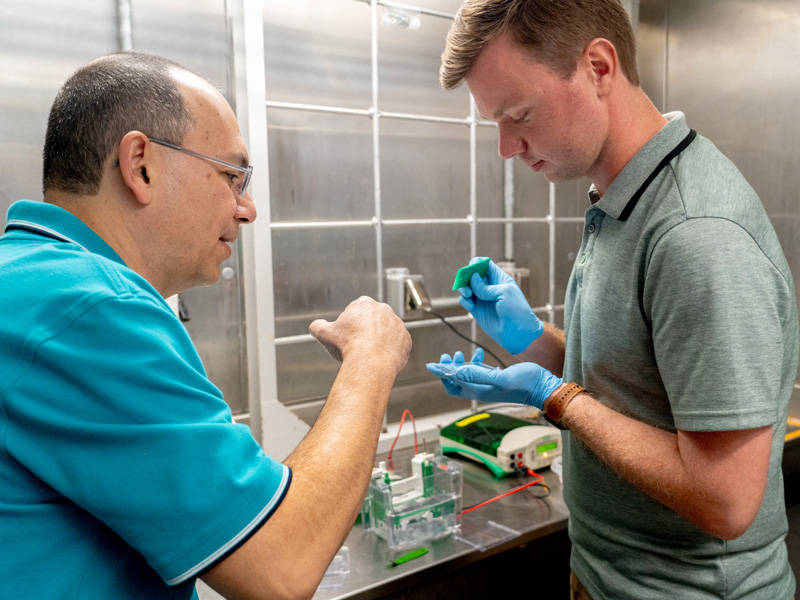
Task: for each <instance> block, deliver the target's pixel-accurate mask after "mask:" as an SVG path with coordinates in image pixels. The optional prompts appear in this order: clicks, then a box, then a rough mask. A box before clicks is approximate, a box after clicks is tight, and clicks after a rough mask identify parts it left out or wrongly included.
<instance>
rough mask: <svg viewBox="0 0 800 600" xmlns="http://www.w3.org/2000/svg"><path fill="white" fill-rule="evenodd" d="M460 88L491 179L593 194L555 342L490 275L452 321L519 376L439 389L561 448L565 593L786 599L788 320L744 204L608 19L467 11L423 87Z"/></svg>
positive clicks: (727, 170) (529, 10) (791, 297)
mask: <svg viewBox="0 0 800 600" xmlns="http://www.w3.org/2000/svg"><path fill="white" fill-rule="evenodd" d="M463 80H466V82H467V85H468V86H469V89H470V91H471V93H472V95H473V96H474V98H475V102H476V105H477V107H478V110H479V111H480V114H481V115H482V117H484V118H487V119H491V120H493V121H495V122H496V123H497V125H498V128H499V134H500V142H499V144H500V155H501V156H502V157H503V158H511V157H513V156H518V157H519V158H520V160H522V161H523V162H524V163H525V164H526V165H528V166H530V167H531V168H532V169H533V170H534V171H537V172H542V173H544V174H545V176H546V177H547V178H548V179H549V180H550V181H552V182H559V181H566V180H570V179H576V178H579V177H588V178H590V179H591V181H592V182H593V186H592V188H591V190H590V192H589V203H590V204H589V208H588V209H587V211H586V224H585V228H584V233H583V240H582V243H581V249H580V252H579V254H578V258H577V260H576V262H575V265H574V268H573V272H572V275H571V277H570V281H569V284H568V289H567V295H566V300H565V317H564V324H565V331H564V332H562V331H559V330H558V329H556V328H555V327H553V326H551V325H549V324H544V325H543V324H542V323H541V322H540V321H539V319H538V318H537V317H536V315H534V314H533V312H532V311H531V310H530V306H528V305H527V303H526V302H525V301H524V297H523V296H522V294H521V292H519V290H518V288H516V286H515V285H513V281H511V280H510V279H509V278H508V277H506V276H505V275H504V274H503V273H502V271H500V270H499V269H498V268H497V267H496V266H495V265H492V266H491V268H490V271H489V274H488V277H487V279H486V280H485V281H484V280H482V279H481V278H480V277H479V276H477V275H473V278H472V281H471V282H470V286H469V287H466V288H462V290H461V291H462V295H463V298H462V304H463V305H464V306H465V307H466V308H467V309H468V310H470V311H471V312H472V314H473V315H474V317H475V318H476V320H477V322H478V323H479V324H480V325H481V327H482V328H483V329H484V330H485V331H486V332H487V333H488V334H489V335H490V336H491V337H492V338H493V339H495V340H496V341H497V342H498V343H500V344H501V345H503V346H504V347H505V348H506V349H507V350H508V351H510V352H512V353H514V354H519V355H520V358H521V359H522V360H523V361H526V362H524V363H522V364H519V365H512V366H511V367H510V368H508V369H505V370H503V371H499V372H494V373H488V374H487V373H486V372H485V371H483V370H481V369H476V368H471V367H462V368H461V369H459V370H458V380H457V381H456V382H455V383H452V382H451V383H446V384H445V387H446V388H447V390H448V392H449V393H451V394H453V395H457V396H464V397H473V398H478V399H480V400H485V401H517V402H525V403H528V404H533V405H536V406H538V407H539V408H542V409H543V410H544V411H545V413H546V414H547V415H548V418H549V419H550V420H551V421H552V422H554V423H556V424H558V425H559V426H561V427H563V428H566V429H568V430H569V433H568V434H566V435H565V436H564V440H565V442H564V443H565V452H564V497H565V500H566V502H567V505H568V507H569V509H570V525H569V531H570V537H571V540H572V544H573V550H572V557H571V567H572V570H573V577H572V587H573V594H575V596H576V597H591V598H594V599H595V600H611V599H614V600H618V599H621V598H630V599H636V600H641V599H645V598H681V600H693V599H698V600H699V599H705V598H728V599H730V600H733V599H752V600H755V599H756V598H758V599H767V598H770V599H776V600H789V599H790V598H792V594H793V592H794V589H795V581H794V578H793V575H792V572H791V569H790V567H789V563H788V559H787V552H786V545H785V542H784V537H785V535H786V531H787V521H786V514H785V507H784V503H783V481H782V475H781V468H780V466H781V455H782V451H783V434H784V430H785V423H786V415H787V408H788V402H789V398H790V396H791V391H792V387H793V383H794V378H795V374H796V372H797V364H798V318H797V304H796V300H795V293H794V284H793V282H792V277H791V273H790V272H789V268H788V266H787V263H786V260H785V258H784V256H783V253H782V251H781V248H780V245H779V243H778V240H777V237H776V236H775V233H774V231H773V229H772V226H771V224H770V222H769V219H768V218H767V216H766V214H765V212H764V209H763V207H762V205H761V202H760V201H759V199H758V198H757V196H756V194H755V193H754V191H753V190H752V189H751V188H750V187H749V185H748V184H747V182H746V181H745V180H744V178H743V177H742V175H741V174H740V173H739V172H738V171H737V169H736V168H735V167H734V166H733V165H732V164H731V163H730V162H729V161H728V160H727V159H726V158H725V157H724V156H722V155H721V154H720V152H719V151H718V150H717V149H716V148H715V147H714V146H713V144H712V143H711V142H709V141H708V140H706V139H704V138H702V137H701V136H698V135H696V133H695V132H694V131H691V130H690V129H689V128H688V127H687V125H686V122H685V118H684V116H683V114H681V113H671V114H668V115H663V116H662V115H661V114H659V112H658V111H657V110H656V108H655V107H654V106H653V105H652V103H651V102H650V101H649V100H648V98H647V97H646V95H645V94H644V92H643V91H642V90H641V88H640V87H639V85H638V76H637V74H636V55H635V41H634V36H633V32H632V30H631V27H630V22H629V20H628V17H627V15H626V13H625V11H624V9H623V8H622V6H621V5H620V4H619V2H618V1H617V0H569V1H567V0H467V2H465V4H464V5H463V7H462V8H461V10H460V12H459V14H458V15H457V17H456V19H455V22H454V24H453V26H452V29H451V31H450V33H449V36H448V39H447V46H446V48H445V51H444V54H443V56H442V69H441V81H442V85H443V86H444V87H445V88H448V89H449V88H452V87H455V86H456V85H458V84H459V83H460V82H461V81H463ZM479 358H480V355H479ZM443 360H444V361H449V360H451V359H450V357H449V356H447V355H445V356H443ZM458 360H463V357H462V356H460V353H459V356H458V357H457V361H458ZM537 363H538V364H537ZM434 372H436V370H435V369H434ZM562 376H563V380H562V379H561V377H562ZM564 382H574V383H575V384H579V385H575V384H573V383H569V384H565V383H564ZM584 388H585V389H584ZM745 474H746V475H745ZM743 475H744V478H743ZM580 594H584V596H580ZM587 594H588V596H587Z"/></svg>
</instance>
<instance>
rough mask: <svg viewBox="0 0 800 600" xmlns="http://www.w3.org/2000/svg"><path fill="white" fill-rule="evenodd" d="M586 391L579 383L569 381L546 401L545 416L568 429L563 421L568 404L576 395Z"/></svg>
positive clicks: (543, 408) (551, 421)
mask: <svg viewBox="0 0 800 600" xmlns="http://www.w3.org/2000/svg"><path fill="white" fill-rule="evenodd" d="M585 391H586V390H585V389H584V388H582V387H581V386H579V385H578V384H577V383H568V384H567V385H566V386H564V387H563V388H561V390H560V391H557V392H555V393H553V394H552V395H550V396H549V397H548V398H547V400H545V401H544V406H543V407H542V412H543V413H544V418H545V419H547V420H548V421H549V422H550V423H551V424H553V425H555V426H556V427H558V428H559V429H566V428H567V427H566V426H565V425H564V424H563V423H562V422H561V419H562V418H563V417H564V411H565V410H566V409H567V404H569V403H570V402H572V399H573V398H574V397H575V396H577V395H578V394H580V393H581V392H585Z"/></svg>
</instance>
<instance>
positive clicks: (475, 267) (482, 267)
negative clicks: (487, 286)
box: [453, 258, 492, 291]
mask: <svg viewBox="0 0 800 600" xmlns="http://www.w3.org/2000/svg"><path fill="white" fill-rule="evenodd" d="M491 260H492V259H491V258H484V259H483V260H479V261H478V262H475V263H472V264H471V265H467V266H466V267H461V268H460V269H459V270H458V272H457V273H456V280H455V281H454V282H453V291H455V290H457V289H458V288H462V287H464V286H467V285H469V280H470V277H472V274H473V273H477V274H478V275H480V276H481V277H485V276H486V272H487V271H488V270H489V262H490V261H491Z"/></svg>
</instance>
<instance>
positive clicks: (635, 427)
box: [563, 394, 772, 539]
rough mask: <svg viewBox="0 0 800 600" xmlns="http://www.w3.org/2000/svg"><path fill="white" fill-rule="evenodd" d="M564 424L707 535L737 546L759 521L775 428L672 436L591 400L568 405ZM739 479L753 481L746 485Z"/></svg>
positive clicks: (580, 399) (585, 397)
mask: <svg viewBox="0 0 800 600" xmlns="http://www.w3.org/2000/svg"><path fill="white" fill-rule="evenodd" d="M563 422H564V424H565V425H566V426H567V427H568V428H569V430H570V432H571V433H572V434H573V435H574V436H575V437H577V438H578V439H579V440H580V441H581V442H582V443H583V444H585V445H586V446H588V447H589V448H590V449H591V450H592V451H593V452H594V453H595V454H597V455H598V456H599V457H600V458H601V459H602V460H603V461H604V462H605V463H606V464H608V465H609V466H610V467H611V468H612V469H613V470H614V471H615V472H617V473H618V474H619V475H620V476H621V477H623V478H624V479H626V480H627V481H629V482H630V483H632V484H633V485H635V486H636V487H637V488H639V489H640V490H641V491H643V492H644V493H645V494H647V495H649V496H650V497H652V498H654V499H656V500H658V501H659V502H661V503H662V504H665V505H666V506H668V507H669V508H671V509H672V510H674V511H676V512H677V513H679V514H681V515H682V516H683V517H685V518H686V519H687V520H689V521H691V522H692V523H694V524H695V525H697V526H698V527H700V528H701V529H703V530H704V531H706V532H708V533H710V534H712V535H715V536H717V537H720V538H723V539H734V538H736V537H738V536H739V535H741V534H742V533H744V531H745V530H746V529H747V527H748V526H749V525H750V523H751V522H752V520H753V519H754V518H755V515H756V513H757V511H758V507H759V506H760V504H761V501H762V499H763V495H764V489H765V487H766V478H767V471H768V464H769V448H770V440H771V431H772V428H771V427H762V428H759V429H752V430H744V431H725V432H702V433H697V432H695V433H690V432H681V431H679V432H677V433H671V432H669V431H664V430H662V429H659V428H657V427H653V426H650V425H647V424H645V423H642V422H641V421H637V420H636V419H632V418H630V417H626V416H624V415H622V414H620V413H617V412H615V411H613V410H611V409H610V408H608V407H606V406H604V405H603V404H601V403H600V402H598V401H597V400H595V399H594V398H592V397H591V396H589V395H588V394H580V395H579V396H577V397H576V398H575V399H574V400H573V401H572V402H571V403H570V404H569V406H568V407H567V409H566V411H565V413H564V417H563ZM620 440H625V443H620ZM741 473H747V479H748V482H747V485H742V481H741V478H740V474H741Z"/></svg>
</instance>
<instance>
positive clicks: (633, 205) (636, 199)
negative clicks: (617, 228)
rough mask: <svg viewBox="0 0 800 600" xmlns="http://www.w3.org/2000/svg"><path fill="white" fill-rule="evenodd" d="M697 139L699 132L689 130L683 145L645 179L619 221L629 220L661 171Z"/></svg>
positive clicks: (677, 147)
mask: <svg viewBox="0 0 800 600" xmlns="http://www.w3.org/2000/svg"><path fill="white" fill-rule="evenodd" d="M695 137H697V132H696V131H695V130H694V129H691V130H689V134H688V135H687V136H686V137H685V138H683V140H682V141H681V143H680V144H678V145H677V146H675V147H674V148H673V149H672V152H670V153H669V154H667V155H666V156H665V157H664V158H663V159H662V160H661V162H660V163H658V166H657V167H656V168H655V169H654V170H653V172H652V173H650V176H649V177H648V178H647V179H645V181H644V183H643V184H642V185H641V187H640V188H639V189H638V190H636V193H635V194H634V195H633V196H632V197H631V199H630V200H628V204H626V205H625V208H624V209H623V210H622V213H620V215H619V218H618V219H617V220H618V221H627V220H628V217H630V216H631V213H632V212H633V209H634V208H636V203H637V202H639V198H641V197H642V194H644V193H645V191H646V190H647V188H648V187H650V184H651V183H653V180H654V179H655V178H656V177H658V174H659V173H661V171H663V170H664V167H666V166H667V165H668V164H669V163H670V162H672V159H673V158H675V157H676V156H678V155H679V154H680V153H681V152H683V151H684V150H686V148H687V146H689V144H691V143H692V142H693V141H694V138H695Z"/></svg>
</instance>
